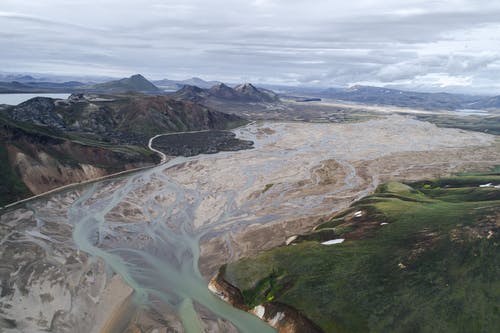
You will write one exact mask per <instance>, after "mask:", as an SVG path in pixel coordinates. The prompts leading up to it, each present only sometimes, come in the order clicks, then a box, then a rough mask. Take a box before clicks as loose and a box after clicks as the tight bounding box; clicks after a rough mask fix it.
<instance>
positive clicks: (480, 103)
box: [315, 85, 500, 110]
mask: <svg viewBox="0 0 500 333" xmlns="http://www.w3.org/2000/svg"><path fill="white" fill-rule="evenodd" d="M315 95H316V96H319V97H322V98H329V99H335V100H342V101H351V102H357V103H366V104H380V105H394V106H401V107H410V108H420V109H427V110H457V109H483V108H500V96H496V97H485V96H473V95H460V94H449V93H423V92H413V91H404V90H397V89H388V88H379V87H370V86H360V85H356V86H353V87H350V88H347V89H340V88H329V89H326V90H324V91H322V92H319V93H316V94H315Z"/></svg>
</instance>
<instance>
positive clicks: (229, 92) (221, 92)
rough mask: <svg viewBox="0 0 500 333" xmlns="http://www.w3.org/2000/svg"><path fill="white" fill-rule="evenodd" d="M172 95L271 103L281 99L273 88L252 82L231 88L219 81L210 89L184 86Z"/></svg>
mask: <svg viewBox="0 0 500 333" xmlns="http://www.w3.org/2000/svg"><path fill="white" fill-rule="evenodd" d="M172 96H173V97H174V98H176V99H179V100H189V101H196V102H210V101H225V102H238V103H252V102H254V103H271V102H278V101H279V98H278V95H276V94H275V93H274V92H272V91H271V90H267V89H260V88H257V87H255V86H254V85H252V84H250V83H245V84H241V85H238V86H236V87H235V88H231V87H229V86H227V85H225V84H224V83H218V84H216V85H214V86H213V87H211V88H210V89H202V88H199V87H196V86H184V87H183V88H182V89H180V90H179V91H177V92H175V93H174V94H173V95H172Z"/></svg>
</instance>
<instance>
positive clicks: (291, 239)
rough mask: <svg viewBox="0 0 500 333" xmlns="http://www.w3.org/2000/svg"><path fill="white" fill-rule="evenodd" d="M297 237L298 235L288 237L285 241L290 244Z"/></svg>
mask: <svg viewBox="0 0 500 333" xmlns="http://www.w3.org/2000/svg"><path fill="white" fill-rule="evenodd" d="M296 239H297V236H291V237H288V238H287V239H286V241H285V245H290V244H291V243H292V242H293V241H294V240H296Z"/></svg>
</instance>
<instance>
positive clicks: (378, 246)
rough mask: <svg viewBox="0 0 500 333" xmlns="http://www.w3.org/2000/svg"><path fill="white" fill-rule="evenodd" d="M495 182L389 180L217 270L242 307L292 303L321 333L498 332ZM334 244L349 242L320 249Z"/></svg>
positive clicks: (499, 210) (499, 196)
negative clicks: (274, 244) (301, 231)
mask: <svg viewBox="0 0 500 333" xmlns="http://www.w3.org/2000/svg"><path fill="white" fill-rule="evenodd" d="M497 171H498V170H497ZM489 183H491V184H492V185H491V186H490V187H480V186H479V185H485V184H489ZM498 184H500V173H499V172H491V173H489V174H477V175H462V176H457V177H451V178H445V179H438V180H433V181H425V182H419V183H413V184H408V185H405V184H400V183H389V184H385V185H382V186H380V187H379V189H378V190H377V192H376V193H375V194H373V195H370V196H368V197H366V198H364V199H362V200H360V201H359V202H356V203H355V204H353V205H352V206H351V207H350V208H349V209H347V210H345V211H343V212H341V213H340V214H338V215H337V216H335V217H334V218H332V219H331V220H330V221H327V222H325V223H323V224H322V225H320V226H319V227H317V228H316V230H315V231H313V232H311V233H309V234H306V235H302V236H300V237H298V238H297V240H295V241H294V243H292V244H291V245H288V246H282V247H279V248H276V249H273V250H270V251H267V252H264V253H262V254H260V255H259V256H257V257H255V258H246V259H242V260H239V261H237V262H235V263H231V264H228V265H226V266H224V267H223V268H222V269H221V274H222V277H223V278H224V280H226V281H227V282H229V283H230V284H232V285H233V286H235V287H237V288H238V289H239V290H241V291H242V296H243V299H244V302H245V304H246V306H248V307H253V306H255V305H257V304H263V303H266V302H270V303H273V304H275V305H277V306H279V305H280V304H283V305H288V306H291V307H293V308H295V309H297V310H298V311H299V312H300V313H302V314H303V315H305V316H306V317H307V318H309V319H311V320H312V321H313V322H314V323H316V324H317V325H319V326H320V327H321V329H322V330H323V331H325V332H464V333H465V332H498V330H499V328H500V278H499V277H500V251H499V250H500V249H499V240H500V222H499V221H500V219H499V217H500V188H495V187H494V185H498ZM332 239H345V241H344V242H342V243H339V244H335V245H322V244H321V242H324V241H327V240H332Z"/></svg>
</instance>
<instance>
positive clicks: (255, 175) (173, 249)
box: [0, 116, 500, 332]
mask: <svg viewBox="0 0 500 333" xmlns="http://www.w3.org/2000/svg"><path fill="white" fill-rule="evenodd" d="M234 132H235V133H236V135H237V138H239V139H243V140H252V141H254V142H255V148H254V149H251V150H244V151H238V152H223V153H218V154H215V155H200V156H195V157H189V158H183V157H179V158H175V159H173V160H171V161H169V162H167V163H165V164H162V165H160V166H158V167H155V168H153V169H150V170H146V171H143V172H140V173H138V174H134V175H130V176H126V177H123V178H120V179H113V180H108V181H103V182H99V183H96V184H92V185H90V186H88V187H85V188H82V189H75V190H70V191H67V192H64V193H60V194H54V195H53V196H51V197H49V198H46V199H42V200H39V201H37V202H34V203H31V204H29V205H28V206H26V207H25V208H19V209H17V210H15V211H11V212H9V213H7V214H4V215H3V216H2V220H1V221H2V222H1V224H0V226H1V228H2V229H0V232H1V233H0V239H1V241H0V258H1V261H2V263H6V264H5V267H6V268H5V269H3V270H2V271H1V273H2V281H6V282H4V284H3V285H2V288H3V289H2V297H1V298H0V318H4V319H3V321H2V322H0V327H2V325H4V327H6V332H20V331H23V332H34V331H37V330H45V329H54V330H55V329H56V328H57V330H58V331H61V332H64V331H66V332H88V327H87V329H84V328H83V326H81V325H83V324H82V323H83V322H86V323H88V322H94V320H95V318H97V316H99V315H100V314H98V312H97V311H98V308H97V307H95V304H98V303H99V300H98V299H97V298H96V294H95V292H94V291H90V290H88V289H86V288H87V287H85V286H87V285H89V283H90V282H89V281H91V280H95V279H100V280H99V281H104V282H102V284H101V285H102V287H101V288H102V289H101V290H104V289H105V288H107V286H109V283H110V282H106V281H111V278H110V277H109V276H108V275H106V273H105V272H104V271H103V270H102V269H99V270H97V269H96V268H94V270H93V271H92V272H94V273H91V274H89V273H88V271H86V270H84V269H83V268H82V267H93V266H92V265H97V264H100V265H103V264H104V263H105V264H106V266H107V267H109V268H111V270H112V271H114V272H115V273H116V274H117V275H119V276H120V277H121V279H122V280H123V281H124V282H125V283H127V284H128V285H129V286H130V287H131V288H132V289H134V290H135V292H134V295H135V296H134V300H135V303H134V304H139V305H142V307H140V309H139V310H137V311H135V312H134V313H135V315H134V316H129V317H130V318H132V323H131V326H130V330H131V331H130V332H132V331H133V330H132V328H137V329H138V328H141V329H143V330H144V331H148V332H149V330H151V329H153V328H159V329H160V328H161V329H165V328H166V327H169V328H172V329H177V330H179V331H182V330H183V327H184V329H185V330H186V331H188V332H196V331H201V330H202V329H205V330H206V331H209V332H218V331H221V330H224V331H236V330H237V329H239V330H240V331H242V332H252V331H254V332H255V331H256V330H259V331H262V330H263V329H264V328H262V326H259V325H262V323H261V322H260V321H259V320H258V319H256V318H255V317H250V315H246V314H244V313H243V312H241V311H237V310H235V309H233V308H231V307H229V305H227V304H225V303H223V302H222V301H220V300H218V299H217V298H216V297H214V296H213V295H211V294H210V293H209V292H208V289H207V283H208V279H209V278H210V277H211V276H213V275H214V274H215V273H216V272H217V270H218V268H219V267H220V265H222V264H224V263H225V262H227V261H234V260H237V259H239V258H241V257H245V256H250V255H254V254H257V253H258V252H260V251H262V250H265V249H270V248H272V247H275V246H277V245H282V244H283V243H284V242H285V240H286V239H287V238H288V237H290V236H292V235H296V234H298V233H303V232H306V231H310V230H311V228H312V227H313V226H315V225H317V224H319V223H320V222H321V221H327V220H328V219H329V218H330V217H331V216H332V215H334V214H335V213H336V212H338V211H340V210H341V209H343V208H346V207H348V206H349V205H350V204H351V203H352V202H353V201H355V200H358V199H360V198H362V197H364V196H366V195H368V194H369V193H371V192H373V191H374V190H375V188H376V187H377V186H378V185H379V184H380V183H382V182H385V181H389V180H406V181H411V180H419V179H422V178H433V177H436V176H441V175H447V174H449V173H452V172H458V171H466V170H486V169H488V168H490V167H492V166H494V165H497V164H500V149H499V143H498V141H497V139H496V137H495V136H492V135H488V134H483V133H478V132H467V131H463V130H458V129H445V128H438V127H436V126H435V125H432V124H430V123H426V122H421V121H417V120H414V119H411V118H407V117H403V116H390V117H385V118H380V119H372V120H367V121H363V122H358V123H348V124H347V123H346V124H314V123H299V122H260V123H254V124H251V125H249V126H246V127H243V128H240V129H237V130H235V131H234ZM13 221H15V223H14V222H13ZM48 226H50V228H48ZM58 226H59V227H60V228H62V230H65V232H64V233H62V234H61V232H62V231H61V230H60V228H59V229H58V228H57V227H58ZM13 244H15V246H16V249H17V251H19V253H26V255H25V256H26V259H25V260H12V258H11V257H10V253H11V252H9V251H13V250H12V246H13ZM61 244H64V247H61ZM9 249H10V250H9ZM62 249H64V251H67V252H65V254H64V256H62V257H61V256H60V255H57V254H59V252H60V251H62ZM27 253H31V254H30V255H28V254H27ZM54 258H58V259H54ZM93 258H99V259H98V260H95V259H93ZM34 263H36V264H34ZM39 265H42V266H39ZM42 267H44V268H42ZM40 269H45V270H46V271H50V272H51V274H53V275H51V276H52V277H51V276H49V277H47V276H44V275H39V274H37V273H36V272H38V270H40ZM15 272H20V273H15ZM61 274H64V275H65V276H68V275H71V276H75V277H77V278H75V280H71V281H70V280H67V281H66V280H62V279H60V278H59V277H60V276H61ZM54 282H57V283H59V286H60V287H59V289H58V291H57V294H56V291H54V289H51V287H49V285H50V284H51V283H54ZM5 286H7V287H8V288H7V287H5ZM35 289H36V290H38V289H41V290H43V291H44V292H40V293H41V294H44V295H45V294H47V295H46V296H44V297H41V296H40V297H39V295H38V293H39V292H38V291H36V293H37V294H36V295H35V294H34V293H35V291H34V290H35ZM76 291H78V292H76ZM19 293H23V295H25V296H27V295H29V297H23V298H18V297H17V296H18V295H19ZM59 293H61V294H59ZM98 294H99V293H98ZM63 295H64V297H69V299H70V300H71V302H70V301H68V302H66V303H60V302H59V299H60V298H61V297H63ZM83 300H84V301H83ZM70 304H81V307H80V308H77V307H76V308H75V307H74V306H73V307H72V306H70ZM26 307H29V308H37V309H40V311H37V314H35V315H33V313H31V314H29V315H28V314H26V313H24V312H23V311H21V309H23V308H26ZM75 311H78V312H80V311H86V313H87V315H86V317H85V318H81V317H80V316H77V315H76V313H75ZM62 314H64V315H62ZM109 314H110V315H111V313H109ZM69 323H71V325H70V324H69ZM8 325H10V328H7V327H9V326H8ZM78 325H80V326H78ZM70 327H82V329H77V330H76V329H70Z"/></svg>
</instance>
